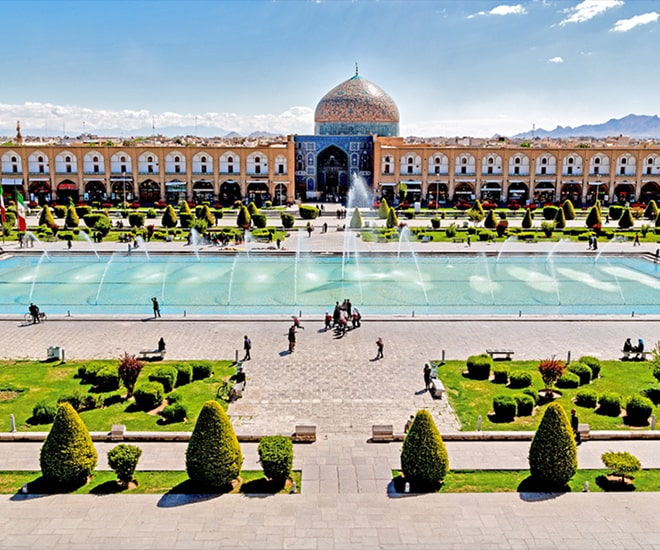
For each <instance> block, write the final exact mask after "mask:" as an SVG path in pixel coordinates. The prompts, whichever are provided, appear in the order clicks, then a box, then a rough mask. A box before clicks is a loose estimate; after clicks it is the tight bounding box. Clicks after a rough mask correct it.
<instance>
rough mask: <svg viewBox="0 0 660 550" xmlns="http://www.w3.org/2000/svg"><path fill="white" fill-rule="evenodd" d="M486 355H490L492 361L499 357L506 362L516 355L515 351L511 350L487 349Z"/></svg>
mask: <svg viewBox="0 0 660 550" xmlns="http://www.w3.org/2000/svg"><path fill="white" fill-rule="evenodd" d="M486 353H487V354H488V355H490V357H491V359H493V360H495V359H497V358H498V357H500V358H501V359H504V360H506V361H510V360H511V356H512V355H513V354H514V353H515V352H514V351H513V350H510V349H487V350H486Z"/></svg>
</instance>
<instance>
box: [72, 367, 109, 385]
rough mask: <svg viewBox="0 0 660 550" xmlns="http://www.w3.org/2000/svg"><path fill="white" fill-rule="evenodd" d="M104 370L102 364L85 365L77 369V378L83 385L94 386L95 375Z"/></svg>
mask: <svg viewBox="0 0 660 550" xmlns="http://www.w3.org/2000/svg"><path fill="white" fill-rule="evenodd" d="M104 368H106V365H104V364H103V363H95V362H91V363H87V364H84V365H80V366H79V367H78V378H80V380H81V381H82V382H83V383H85V384H92V385H95V384H96V375H97V373H99V372H100V371H102V370H103V369H104Z"/></svg>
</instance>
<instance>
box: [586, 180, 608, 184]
mask: <svg viewBox="0 0 660 550" xmlns="http://www.w3.org/2000/svg"><path fill="white" fill-rule="evenodd" d="M589 185H607V184H606V183H604V182H602V181H590V182H589Z"/></svg>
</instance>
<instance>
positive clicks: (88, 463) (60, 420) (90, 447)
mask: <svg viewBox="0 0 660 550" xmlns="http://www.w3.org/2000/svg"><path fill="white" fill-rule="evenodd" d="M97 460H98V455H97V454H96V449H95V448H94V444H93V443H92V438H91V437H90V436H89V432H88V431H87V427H86V426H85V424H84V423H83V421H82V420H81V419H80V416H78V413H77V412H76V411H75V410H74V409H73V407H72V406H71V405H70V404H69V403H62V404H60V405H59V406H58V408H57V415H56V416H55V421H54V422H53V427H52V428H51V429H50V432H49V433H48V436H47V437H46V440H45V441H44V444H43V446H42V447H41V453H40V457H39V463H40V465H41V473H42V475H43V477H44V480H45V481H46V482H47V483H52V484H53V485H55V486H56V487H61V488H64V489H71V488H75V487H80V486H82V485H84V484H85V483H87V479H88V478H89V476H91V475H92V473H93V472H94V468H96V462H97Z"/></svg>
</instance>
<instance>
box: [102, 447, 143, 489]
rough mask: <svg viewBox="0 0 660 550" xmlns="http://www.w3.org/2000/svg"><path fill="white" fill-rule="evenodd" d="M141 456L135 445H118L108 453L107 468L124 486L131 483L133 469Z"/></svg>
mask: <svg viewBox="0 0 660 550" xmlns="http://www.w3.org/2000/svg"><path fill="white" fill-rule="evenodd" d="M141 456H142V449H140V447H136V446H135V445H126V444H125V443H120V444H119V445H117V446H116V447H113V448H112V449H110V450H109V451H108V466H110V468H112V470H113V471H114V472H115V474H117V479H118V480H119V481H120V482H121V483H123V484H124V485H128V484H129V483H130V482H131V481H133V478H134V475H135V469H136V468H137V464H138V461H139V460H140V457H141Z"/></svg>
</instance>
